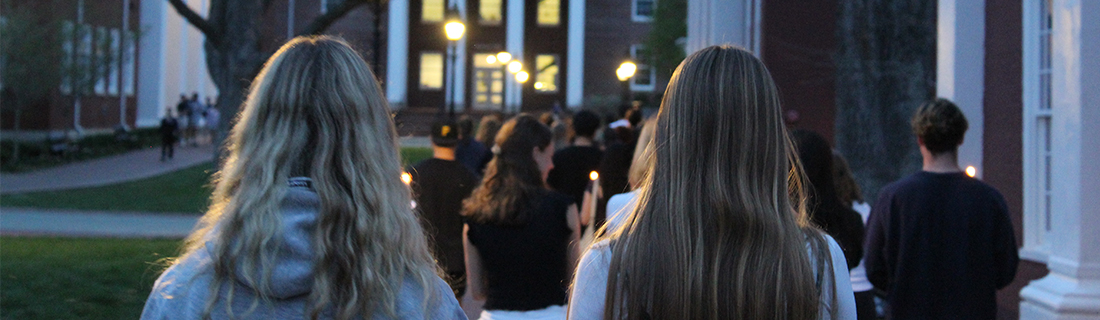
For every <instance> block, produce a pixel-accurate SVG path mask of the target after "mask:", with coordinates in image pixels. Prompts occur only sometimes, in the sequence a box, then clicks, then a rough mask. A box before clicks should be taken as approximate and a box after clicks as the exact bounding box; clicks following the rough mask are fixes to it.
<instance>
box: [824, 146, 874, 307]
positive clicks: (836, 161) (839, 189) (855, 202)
mask: <svg viewBox="0 0 1100 320" xmlns="http://www.w3.org/2000/svg"><path fill="white" fill-rule="evenodd" d="M833 177H834V178H836V179H835V180H833V183H834V185H835V186H836V194H837V196H839V197H840V204H842V205H847V206H851V208H852V210H855V211H856V212H858V213H859V217H860V219H861V222H862V223H863V224H865V225H866V224H867V217H868V216H870V215H871V206H870V205H867V203H865V202H863V192H862V191H860V189H859V183H857V182H856V178H855V176H853V175H852V169H851V168H850V167H848V160H845V159H844V156H842V155H841V154H840V153H839V152H837V151H835V150H834V151H833ZM862 245H863V244H860V246H862ZM866 264H867V263H866V262H863V260H860V263H859V265H858V266H856V267H855V268H851V270H850V272H848V274H850V275H851V279H852V291H853V292H854V293H855V296H856V313H857V315H858V316H859V320H876V319H878V310H877V308H876V307H875V292H874V289H875V286H874V285H872V284H871V281H870V280H867V268H866V267H865V265H866Z"/></svg>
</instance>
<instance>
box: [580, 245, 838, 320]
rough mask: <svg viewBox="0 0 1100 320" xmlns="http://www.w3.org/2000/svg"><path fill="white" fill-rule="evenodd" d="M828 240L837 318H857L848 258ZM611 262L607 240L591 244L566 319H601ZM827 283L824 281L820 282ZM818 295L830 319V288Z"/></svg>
mask: <svg viewBox="0 0 1100 320" xmlns="http://www.w3.org/2000/svg"><path fill="white" fill-rule="evenodd" d="M825 239H826V241H827V242H828V243H829V252H830V253H831V255H832V259H833V277H832V279H833V281H835V284H836V294H837V297H836V303H837V317H836V318H837V319H852V320H854V319H856V298H855V295H853V293H852V284H851V283H849V282H848V268H847V267H846V266H847V262H845V260H844V252H843V251H841V250H840V245H838V244H837V243H836V240H833V238H832V237H830V236H828V235H825ZM610 266H611V247H610V246H608V242H607V241H603V242H600V243H597V244H596V245H594V246H592V248H591V249H589V250H588V251H587V252H585V253H584V257H583V258H581V261H580V263H579V264H578V266H577V274H576V279H574V281H573V292H572V294H571V295H570V297H569V304H570V305H569V319H602V318H603V314H604V301H605V299H606V296H607V273H608V268H610ZM823 285H826V286H827V284H823ZM824 291H825V295H824V296H822V297H821V301H822V303H821V319H832V316H831V315H830V314H829V309H830V308H829V305H828V303H829V302H830V301H831V300H832V297H831V294H832V292H831V291H830V290H824Z"/></svg>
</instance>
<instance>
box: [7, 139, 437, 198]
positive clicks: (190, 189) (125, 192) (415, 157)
mask: <svg viewBox="0 0 1100 320" xmlns="http://www.w3.org/2000/svg"><path fill="white" fill-rule="evenodd" d="M431 155H432V150H431V149H430V148H413V147H409V148H401V157H402V159H405V160H404V161H405V163H406V164H414V163H417V162H419V161H420V160H424V159H427V158H429V157H431ZM213 170H214V165H213V164H211V163H205V164H201V165H197V166H194V167H191V168H187V169H184V170H180V171H176V172H172V173H168V174H164V175H160V176H156V177H152V178H148V179H143V180H138V181H131V182H125V183H120V184H114V185H109V186H102V187H93V188H83V189H73V190H62V191H44V192H32V193H22V194H5V195H0V204H3V206H5V207H30V208H48V209H72V210H98V211H143V212H173V213H175V212H183V213H196V214H198V213H200V212H203V211H204V210H205V209H206V206H207V204H208V203H209V202H208V201H209V198H210V193H211V192H212V191H213V189H211V188H210V186H209V185H208V184H209V181H210V174H212V173H213Z"/></svg>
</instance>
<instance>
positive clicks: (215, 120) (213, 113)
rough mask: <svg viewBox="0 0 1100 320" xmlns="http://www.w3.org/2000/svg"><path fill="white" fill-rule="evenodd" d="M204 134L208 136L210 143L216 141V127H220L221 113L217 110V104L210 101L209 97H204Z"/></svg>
mask: <svg viewBox="0 0 1100 320" xmlns="http://www.w3.org/2000/svg"><path fill="white" fill-rule="evenodd" d="M205 118H206V135H207V136H209V139H210V142H211V143H216V140H215V139H217V137H218V129H219V128H221V126H220V122H221V121H222V113H221V111H218V106H216V105H214V104H213V103H211V102H210V98H206V116H205Z"/></svg>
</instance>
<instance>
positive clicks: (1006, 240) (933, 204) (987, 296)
mask: <svg viewBox="0 0 1100 320" xmlns="http://www.w3.org/2000/svg"><path fill="white" fill-rule="evenodd" d="M912 126H913V131H914V133H915V134H916V136H917V142H918V143H919V144H920V150H921V155H922V156H923V158H924V166H923V170H922V171H920V172H917V173H914V174H913V175H910V176H909V177H906V178H904V179H902V180H900V181H897V182H894V183H893V184H890V185H889V186H886V187H885V188H883V189H882V191H881V192H880V194H879V197H878V200H877V201H875V203H874V207H873V208H872V209H871V217H870V220H869V221H868V222H867V239H866V240H865V242H864V247H865V258H866V261H865V263H866V267H867V278H868V279H869V280H870V281H871V283H872V284H874V285H875V287H876V288H879V289H882V290H884V291H886V293H887V299H886V300H887V310H886V314H887V318H888V319H994V318H995V317H996V315H997V299H996V293H997V290H998V289H1000V288H1004V287H1005V286H1007V285H1008V284H1009V283H1011V282H1012V279H1013V278H1014V277H1015V276H1016V265H1017V263H1018V262H1019V257H1018V256H1017V253H1016V249H1017V248H1016V238H1015V236H1014V234H1013V231H1012V222H1011V221H1009V218H1008V207H1007V206H1006V205H1005V200H1004V197H1003V196H1001V193H1000V192H998V191H997V190H996V189H994V188H993V187H991V186H989V185H987V184H985V183H983V182H981V181H980V180H977V179H974V178H972V177H969V176H967V175H966V174H965V173H963V171H962V170H961V169H960V168H959V165H958V160H957V159H958V152H957V151H958V146H959V145H960V144H962V142H963V135H964V134H965V133H966V129H967V122H966V117H965V116H963V114H962V111H960V110H959V108H958V107H956V106H955V104H954V103H951V102H950V101H947V100H944V99H937V100H935V101H932V102H929V103H926V104H924V105H923V106H921V107H920V108H919V109H917V113H916V115H914V116H913V120H912Z"/></svg>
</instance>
